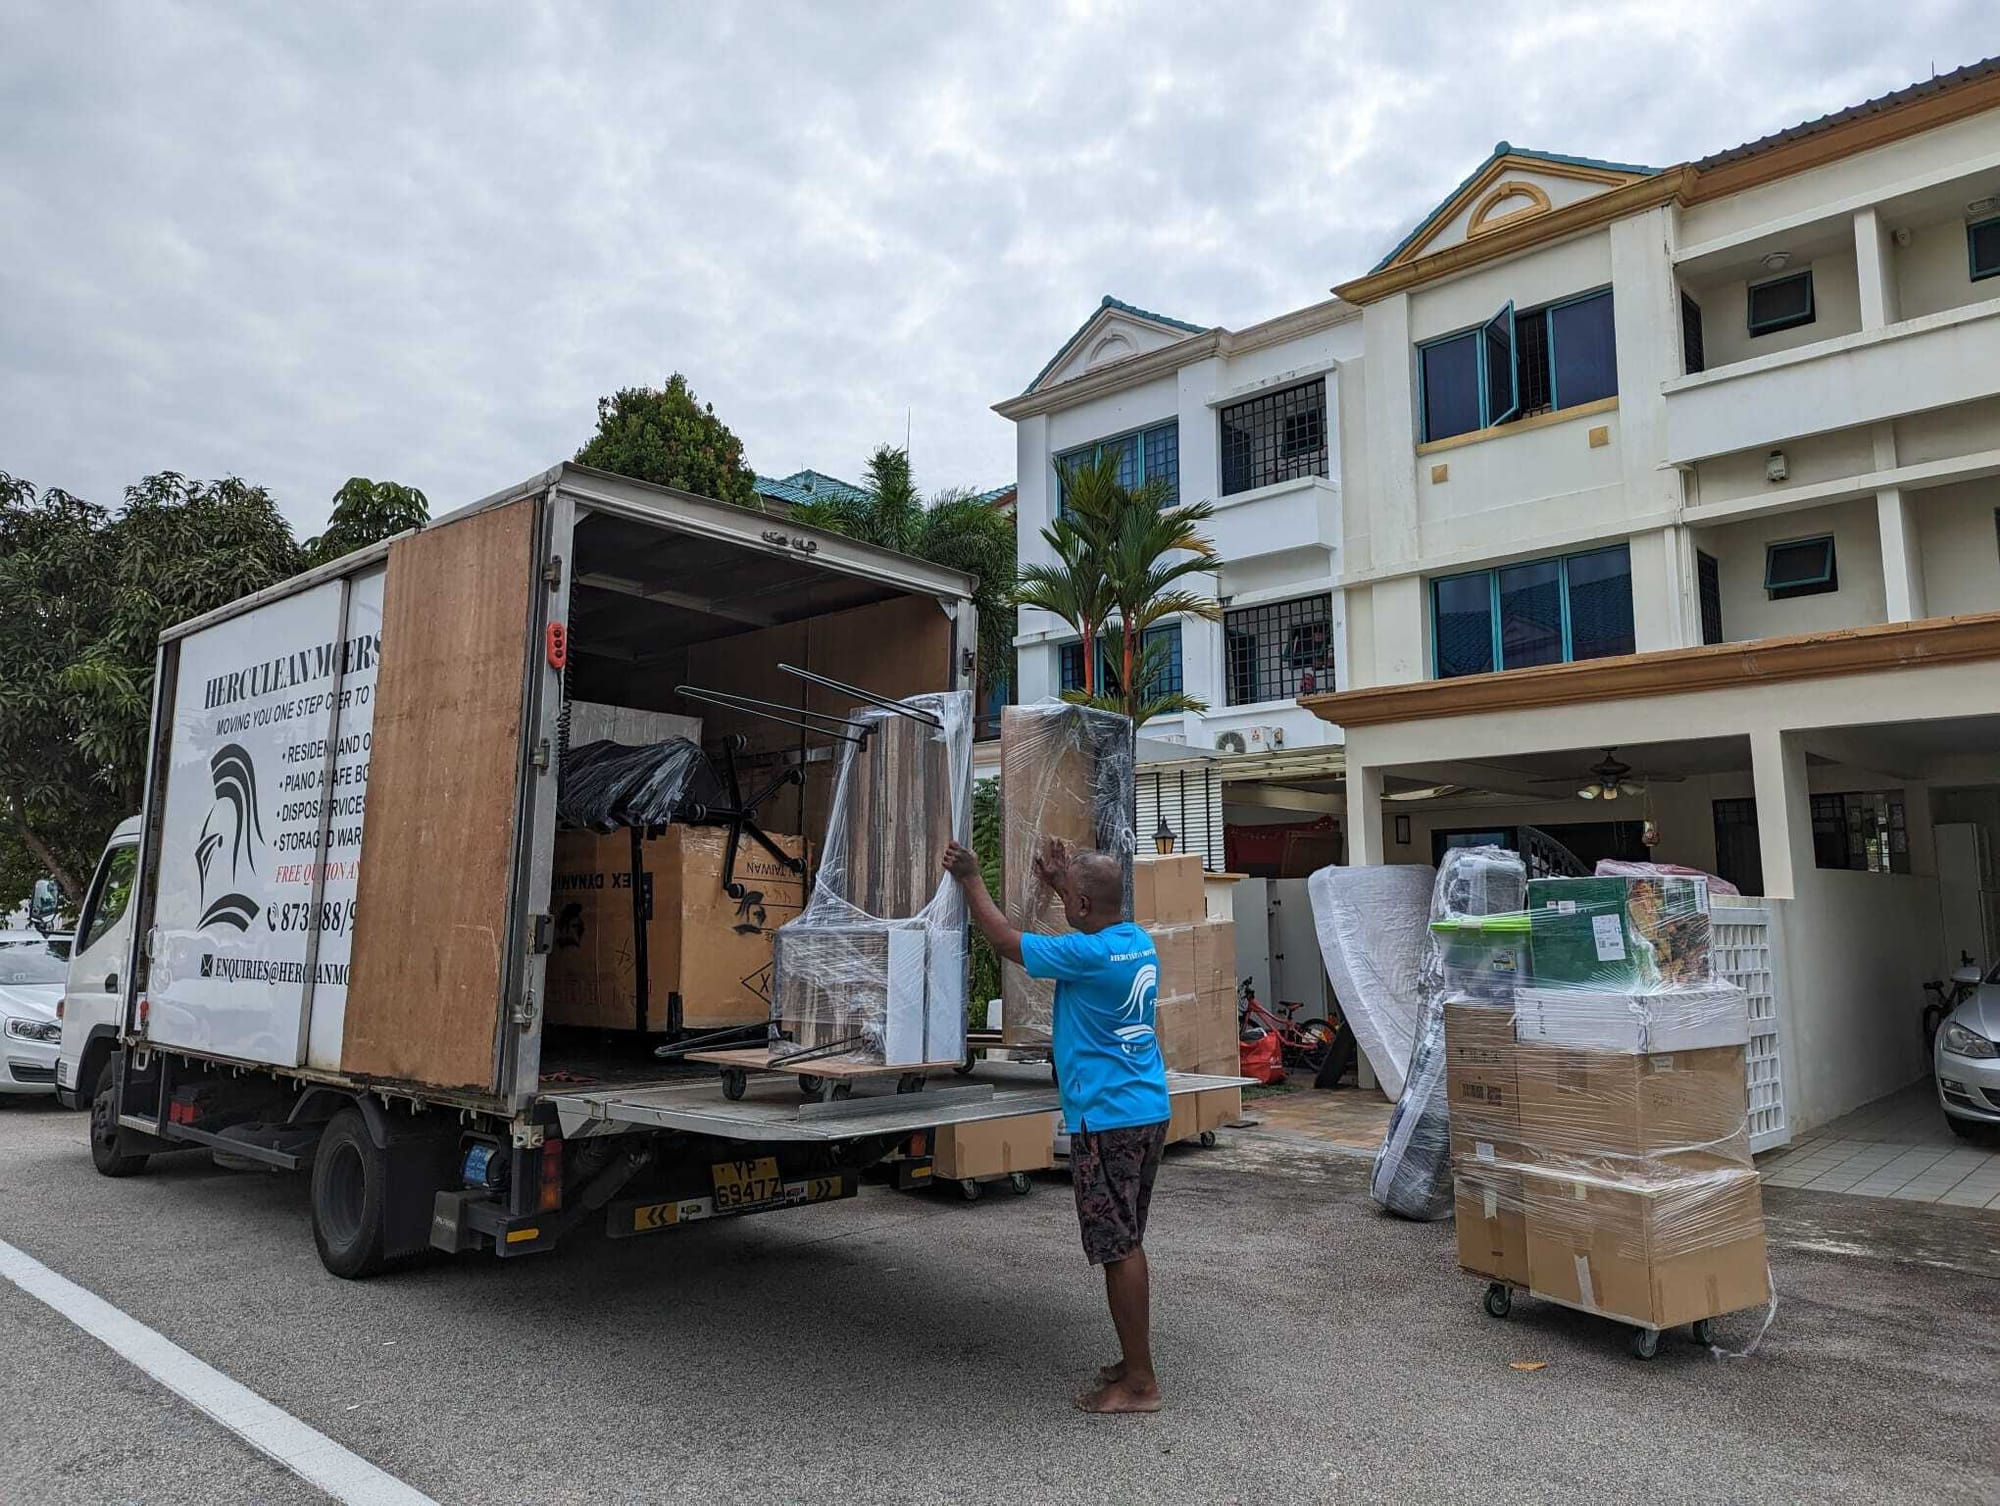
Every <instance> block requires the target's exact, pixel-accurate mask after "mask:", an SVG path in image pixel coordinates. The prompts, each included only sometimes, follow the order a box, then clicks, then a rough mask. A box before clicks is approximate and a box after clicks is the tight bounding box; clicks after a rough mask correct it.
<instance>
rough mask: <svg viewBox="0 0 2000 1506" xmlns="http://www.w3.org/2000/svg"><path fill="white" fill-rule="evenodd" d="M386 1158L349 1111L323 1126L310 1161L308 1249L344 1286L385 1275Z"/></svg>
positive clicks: (357, 1113) (358, 1118)
mask: <svg viewBox="0 0 2000 1506" xmlns="http://www.w3.org/2000/svg"><path fill="white" fill-rule="evenodd" d="M388 1171H389V1169H388V1157H387V1156H386V1155H384V1154H383V1152H382V1150H381V1149H380V1148H379V1147H378V1146H377V1145H376V1144H375V1142H374V1141H373V1140H371V1139H370V1138H369V1137H368V1126H367V1124H366V1123H365V1122H363V1120H362V1118H361V1111H360V1110H359V1109H356V1108H353V1107H348V1108H344V1109H342V1110H341V1111H340V1112H339V1113H337V1114H335V1115H334V1116H333V1118H332V1119H330V1120H328V1121H327V1126H326V1128H325V1129H324V1130H322V1131H321V1132H320V1137H319V1150H318V1152H317V1154H315V1155H314V1157H313V1170H312V1221H313V1243H314V1244H315V1245H317V1246H318V1247H319V1261H320V1264H321V1265H323V1266H325V1267H326V1268H327V1269H328V1270H329V1271H331V1272H332V1273H333V1274H334V1275H336V1276H339V1277H342V1278H344V1279H345V1280H348V1281H357V1280H360V1279H361V1278H363V1277H365V1276H374V1275H378V1274H380V1273H381V1272H382V1271H384V1270H386V1269H387V1268H388V1265H389V1260H388V1257H387V1256H386V1255H385V1254H384V1253H383V1233H384V1229H383V1222H384V1220H383V1212H384V1204H385V1201H386V1198H385V1193H386V1188H387V1183H388V1179H389V1176H388Z"/></svg>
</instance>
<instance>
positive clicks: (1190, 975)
mask: <svg viewBox="0 0 2000 1506" xmlns="http://www.w3.org/2000/svg"><path fill="white" fill-rule="evenodd" d="M1206 906H1207V901H1206V899H1205V897H1204V894H1203V878H1202V866H1201V859H1200V858H1198V857H1194V856H1190V855H1187V854H1177V855H1172V856H1162V857H1142V858H1140V859H1139V860H1138V861H1137V862H1135V863H1134V864H1133V865H1132V918H1133V919H1134V920H1135V921H1137V922H1138V923H1139V925H1141V926H1142V927H1144V928H1145V930H1146V933H1147V934H1148V935H1149V936H1151V937H1152V938H1153V947H1154V949H1155V950H1156V951H1157V952H1158V953H1159V955H1160V978H1159V996H1158V1004H1157V1006H1156V1028H1157V1029H1158V1031H1159V1037H1160V1051H1161V1054H1162V1056H1163V1057H1164V1058H1165V1060H1166V1064H1167V1070H1168V1071H1169V1072H1196V1073H1203V1074H1212V1075H1215V1076H1226V1077H1233V1076H1235V1075H1236V1072H1237V1045H1236V1034H1237V1030H1236V992H1235V985H1234V977H1235V972H1236V924H1235V922H1234V921H1228V920H1210V919H1209V918H1208V916H1207V909H1206ZM1242 1108H1243V1095H1242V1092H1241V1090H1239V1089H1236V1088H1212V1089H1208V1090H1205V1091H1203V1092H1201V1093H1196V1094H1183V1095H1181V1097H1179V1098H1176V1099H1175V1100H1174V1110H1175V1113H1174V1119H1173V1121H1172V1124H1171V1126H1170V1127H1169V1129H1168V1132H1167V1134H1168V1138H1169V1140H1185V1139H1187V1138H1189V1137H1190V1136H1192V1135H1196V1134H1200V1133H1201V1132H1202V1131H1204V1130H1212V1129H1215V1128H1216V1127H1217V1126H1218V1125H1221V1124H1226V1123H1228V1122H1229V1121H1230V1120H1233V1119H1238V1118H1240V1117H1242Z"/></svg>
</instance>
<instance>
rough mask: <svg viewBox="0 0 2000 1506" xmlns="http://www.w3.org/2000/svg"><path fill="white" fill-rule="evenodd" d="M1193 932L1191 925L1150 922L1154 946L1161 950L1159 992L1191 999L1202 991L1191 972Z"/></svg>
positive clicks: (1168, 995) (1177, 997)
mask: <svg viewBox="0 0 2000 1506" xmlns="http://www.w3.org/2000/svg"><path fill="white" fill-rule="evenodd" d="M1194 932H1195V928H1194V927H1193V926H1191V925H1181V926H1149V927H1147V928H1146V934H1147V935H1148V936H1150V937H1152V939H1153V950H1155V951H1156V952H1158V953H1159V954H1160V977H1159V985H1158V986H1159V996H1160V997H1161V998H1162V999H1192V998H1194V997H1195V996H1196V995H1197V994H1199V993H1200V992H1201V989H1200V988H1199V987H1198V986H1197V985H1196V982H1195V975H1194Z"/></svg>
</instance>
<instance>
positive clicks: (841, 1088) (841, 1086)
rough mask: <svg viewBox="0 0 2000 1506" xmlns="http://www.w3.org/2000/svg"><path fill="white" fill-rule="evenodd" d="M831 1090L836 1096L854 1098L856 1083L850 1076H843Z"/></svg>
mask: <svg viewBox="0 0 2000 1506" xmlns="http://www.w3.org/2000/svg"><path fill="white" fill-rule="evenodd" d="M829 1091H830V1092H831V1093H832V1094H833V1096H834V1097H835V1098H852V1097H853V1096H854V1084H853V1082H852V1081H851V1080H849V1079H848V1078H844V1077H843V1078H842V1079H841V1080H840V1081H839V1082H837V1083H835V1084H834V1085H833V1087H832V1088H831V1089H829Z"/></svg>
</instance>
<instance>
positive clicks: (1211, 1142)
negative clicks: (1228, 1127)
mask: <svg viewBox="0 0 2000 1506" xmlns="http://www.w3.org/2000/svg"><path fill="white" fill-rule="evenodd" d="M1200 1138H1201V1148H1202V1149H1203V1150H1214V1149H1215V1131H1214V1130H1203V1131H1202V1132H1201V1137H1200Z"/></svg>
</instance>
